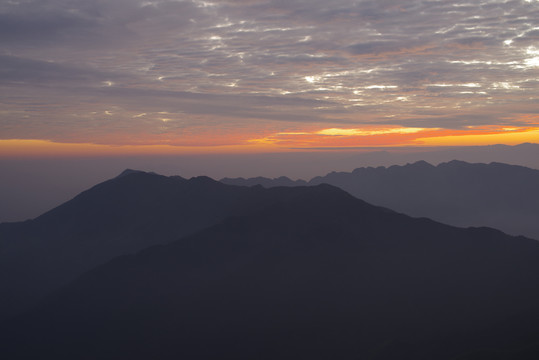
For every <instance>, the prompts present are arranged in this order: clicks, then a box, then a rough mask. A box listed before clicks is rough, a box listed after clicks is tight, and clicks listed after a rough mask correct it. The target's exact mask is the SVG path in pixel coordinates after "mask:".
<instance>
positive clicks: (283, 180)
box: [220, 176, 307, 188]
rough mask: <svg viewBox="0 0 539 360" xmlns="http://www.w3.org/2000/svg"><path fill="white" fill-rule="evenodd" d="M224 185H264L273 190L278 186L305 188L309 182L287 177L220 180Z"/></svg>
mask: <svg viewBox="0 0 539 360" xmlns="http://www.w3.org/2000/svg"><path fill="white" fill-rule="evenodd" d="M220 181H221V182H222V183H223V184H227V185H238V186H255V185H262V186H264V187H265V188H271V187H276V186H305V185H307V182H306V181H305V180H291V179H290V178H288V177H286V176H281V177H278V178H274V179H270V178H266V177H262V176H258V177H254V178H249V179H244V178H241V177H240V178H223V179H221V180H220Z"/></svg>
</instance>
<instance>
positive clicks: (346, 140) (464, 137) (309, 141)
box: [249, 126, 539, 148]
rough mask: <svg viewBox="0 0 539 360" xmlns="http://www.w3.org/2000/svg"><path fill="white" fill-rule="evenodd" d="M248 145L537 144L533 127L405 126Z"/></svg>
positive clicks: (287, 136) (288, 136)
mask: <svg viewBox="0 0 539 360" xmlns="http://www.w3.org/2000/svg"><path fill="white" fill-rule="evenodd" d="M249 142H251V143H256V144H265V145H274V146H277V147H293V148H301V147H305V148H309V147H318V148H323V147H365V146H368V147H373V146H374V147H376V146H460V145H487V144H508V145H513V144H519V143H523V142H539V128H535V127H526V128H522V127H493V126H485V127H469V128H467V129H464V130H451V129H440V128H407V127H383V128H380V127H376V128H373V127H365V128H352V129H350V128H348V129H343V128H328V129H321V130H318V131H314V132H296V133H276V134H272V135H269V136H266V137H264V138H257V139H251V140H249Z"/></svg>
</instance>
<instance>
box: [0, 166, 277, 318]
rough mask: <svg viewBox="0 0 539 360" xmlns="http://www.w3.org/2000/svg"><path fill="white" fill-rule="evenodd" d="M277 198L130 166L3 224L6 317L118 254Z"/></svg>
mask: <svg viewBox="0 0 539 360" xmlns="http://www.w3.org/2000/svg"><path fill="white" fill-rule="evenodd" d="M276 200H277V199H275V201H276ZM271 201H274V199H271V198H269V195H268V192H267V191H264V189H263V188H259V189H256V188H246V187H237V186H229V185H224V184H222V183H220V182H217V181H215V180H212V179H210V178H208V177H203V176H201V177H195V178H192V179H189V180H187V179H183V178H181V177H179V176H173V177H166V176H161V175H157V174H152V173H145V172H142V171H135V170H126V171H124V172H123V173H122V174H120V176H118V177H116V178H114V179H111V180H108V181H105V182H103V183H101V184H99V185H96V186H94V187H92V188H91V189H89V190H87V191H84V192H82V193H81V194H79V195H78V196H76V197H75V198H73V199H72V200H70V201H68V202H66V203H64V204H62V205H61V206H58V207H57V208H55V209H53V210H51V211H49V212H47V213H45V214H43V215H41V216H39V217H38V218H36V219H34V220H28V221H25V222H21V223H5V224H0V270H2V271H0V288H1V289H2V296H1V297H0V318H2V317H3V316H7V315H9V314H13V313H15V312H17V311H19V310H21V309H25V308H27V307H28V306H30V305H31V304H33V303H35V302H36V301H37V300H38V299H40V298H41V297H42V296H43V295H45V294H47V293H49V292H50V291H51V290H52V289H55V288H58V287H59V286H61V285H64V284H66V283H67V282H69V281H71V280H72V279H74V278H75V277H76V276H78V275H80V274H81V273H83V272H84V271H87V270H90V269H91V268H93V267H95V266H97V265H99V264H102V263H104V262H106V261H108V260H110V259H112V258H113V257H116V256H119V255H123V254H129V253H133V252H136V251H138V250H141V249H143V248H146V247H148V246H151V245H156V244H163V243H167V242H170V241H172V240H176V239H178V238H179V237H181V236H184V235H187V234H190V233H193V232H195V231H198V230H200V229H203V228H205V227H208V226H210V225H213V224H216V223H217V222H219V221H221V220H223V219H224V218H226V217H228V216H231V215H239V214H244V213H248V212H250V211H253V210H256V209H258V208H260V207H261V206H266V205H267V204H268V202H271Z"/></svg>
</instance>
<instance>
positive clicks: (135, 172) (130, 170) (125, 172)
mask: <svg viewBox="0 0 539 360" xmlns="http://www.w3.org/2000/svg"><path fill="white" fill-rule="evenodd" d="M140 173H143V174H144V173H146V172H145V171H142V170H133V169H125V170H124V171H122V172H121V173H120V175H118V176H116V179H119V178H121V177H124V176H126V175H131V174H140Z"/></svg>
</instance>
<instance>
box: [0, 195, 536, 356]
mask: <svg viewBox="0 0 539 360" xmlns="http://www.w3.org/2000/svg"><path fill="white" fill-rule="evenodd" d="M267 192H268V193H269V194H271V196H272V197H273V198H279V199H281V200H279V201H276V202H274V203H273V204H272V205H270V206H268V207H266V208H265V209H262V210H260V211H257V212H253V213H252V214H250V215H248V216H242V217H234V218H230V219H228V220H226V221H224V222H222V223H221V224H219V225H216V226H213V227H211V228H209V229H206V230H203V231H201V232H198V233H196V234H194V235H192V236H189V237H185V238H183V239H181V240H179V241H176V242H173V243H171V244H168V245H164V246H155V247H152V248H149V249H146V250H144V251H142V252H140V253H138V254H136V255H131V256H123V257H120V258H117V259H115V260H113V261H111V262H109V263H108V264H106V265H104V266H101V267H99V268H97V269H95V270H93V271H91V272H89V273H87V274H85V275H84V276H82V277H80V278H79V279H77V280H76V281H75V282H73V283H72V284H71V285H69V286H68V287H66V288H64V289H62V290H61V291H59V292H57V293H56V294H55V295H54V296H52V297H50V298H48V300H47V301H46V302H44V303H42V304H41V306H39V307H38V308H36V309H35V310H33V311H32V312H29V313H26V314H24V315H22V316H19V317H18V318H16V319H13V320H12V321H11V322H8V323H4V324H3V333H1V331H0V333H1V334H0V335H1V336H2V339H3V340H4V341H3V345H4V346H3V348H2V349H0V352H1V353H0V356H1V357H2V358H9V359H16V358H24V357H28V358H31V357H35V358H41V359H379V360H380V359H399V360H400V359H416V360H418V359H425V360H427V359H429V360H431V359H437V360H443V359H456V358H460V359H479V358H481V359H520V360H522V359H536V358H537V355H538V352H537V350H538V347H537V343H536V341H537V340H538V338H539V336H538V334H539V322H538V320H539V308H538V306H537V304H538V303H539V287H538V286H537V284H538V283H539V261H538V259H539V243H538V242H537V241H534V240H530V239H526V238H522V237H510V236H507V235H505V234H503V233H501V232H499V231H496V230H492V229H487V228H471V229H459V228H454V227H450V226H446V225H442V224H439V223H436V222H433V221H431V220H428V219H413V218H410V217H407V216H404V215H401V214H397V213H394V212H392V211H389V210H386V209H383V208H378V207H374V206H371V205H369V204H367V203H365V202H363V201H361V200H357V199H355V198H353V197H351V196H350V195H348V194H346V193H344V192H343V191H341V190H339V189H336V188H334V187H331V186H328V185H321V186H316V187H299V188H288V189H287V188H274V189H269V190H267ZM0 326H2V325H0ZM534 344H535V345H534ZM2 354H3V355H4V356H2ZM459 356H461V357H459Z"/></svg>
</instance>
